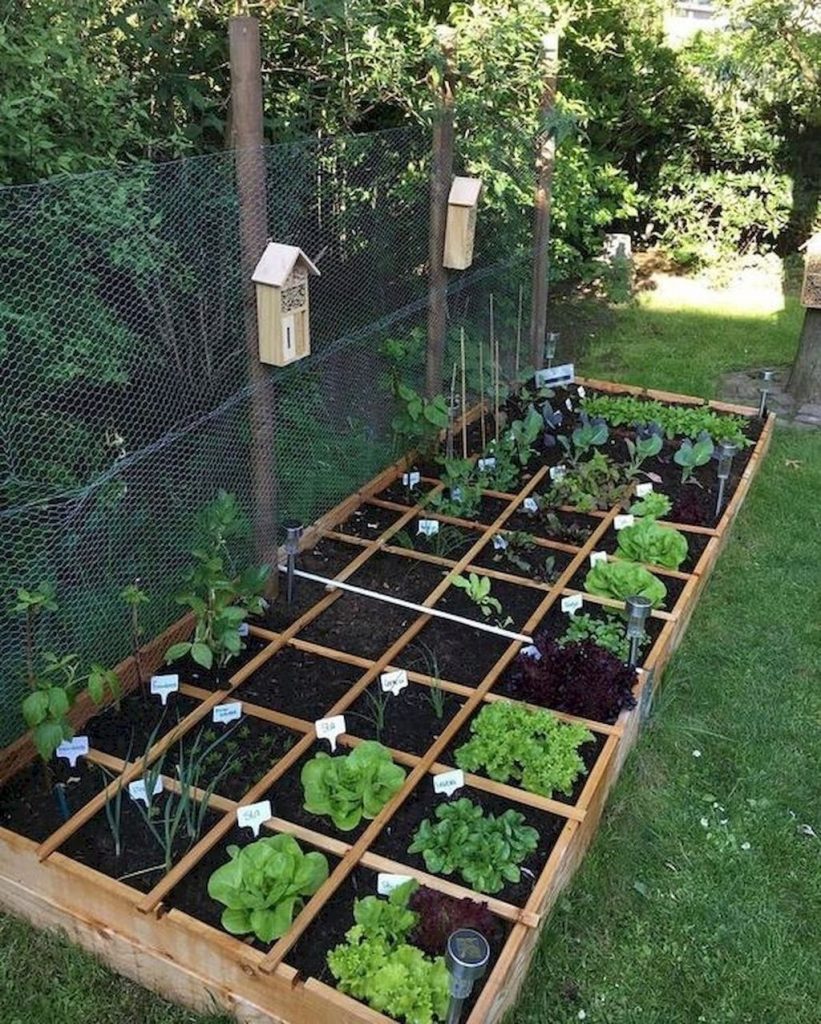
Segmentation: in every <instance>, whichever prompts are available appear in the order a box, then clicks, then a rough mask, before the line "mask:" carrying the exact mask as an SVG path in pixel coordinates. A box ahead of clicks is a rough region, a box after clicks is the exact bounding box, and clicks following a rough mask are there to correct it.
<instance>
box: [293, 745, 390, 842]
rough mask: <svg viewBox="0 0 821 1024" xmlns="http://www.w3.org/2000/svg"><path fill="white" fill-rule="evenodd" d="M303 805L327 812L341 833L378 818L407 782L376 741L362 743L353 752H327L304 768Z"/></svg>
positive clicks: (311, 811)
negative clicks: (363, 820)
mask: <svg viewBox="0 0 821 1024" xmlns="http://www.w3.org/2000/svg"><path fill="white" fill-rule="evenodd" d="M300 781H301V782H302V789H303V793H304V797H305V800H304V807H305V810H306V811H308V812H309V813H310V814H322V815H328V816H329V817H330V818H331V820H332V821H333V823H334V825H335V826H336V827H337V828H338V829H339V830H340V831H342V832H349V831H350V830H351V829H354V828H356V826H357V825H358V824H359V823H360V821H361V820H362V819H363V818H368V819H370V818H375V817H376V815H377V814H379V812H380V811H381V810H382V808H383V807H384V806H385V804H386V803H387V802H388V801H389V800H390V799H391V797H392V796H393V795H394V794H395V793H397V792H398V791H399V789H401V787H402V783H403V782H404V781H405V771H404V769H403V768H400V767H399V765H397V764H394V763H393V761H392V760H391V755H390V753H389V752H388V750H387V749H386V748H385V747H383V746H382V744H381V743H377V742H376V741H375V740H367V741H365V742H364V743H360V744H359V746H357V747H356V748H355V749H354V750H353V751H352V752H351V753H350V754H347V755H337V756H336V757H331V756H330V755H329V754H326V753H324V751H322V752H320V753H318V754H317V755H316V757H313V758H311V760H310V761H308V763H307V764H306V765H305V766H304V767H303V769H302V774H301V776H300Z"/></svg>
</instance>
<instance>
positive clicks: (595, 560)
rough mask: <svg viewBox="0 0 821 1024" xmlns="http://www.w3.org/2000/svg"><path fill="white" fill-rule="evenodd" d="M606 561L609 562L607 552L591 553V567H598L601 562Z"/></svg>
mask: <svg viewBox="0 0 821 1024" xmlns="http://www.w3.org/2000/svg"><path fill="white" fill-rule="evenodd" d="M606 561H607V552H606V551H591V552H590V564H591V565H598V564H599V562H606Z"/></svg>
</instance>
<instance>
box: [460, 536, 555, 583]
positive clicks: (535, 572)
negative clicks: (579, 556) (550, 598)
mask: <svg viewBox="0 0 821 1024" xmlns="http://www.w3.org/2000/svg"><path fill="white" fill-rule="evenodd" d="M516 556H517V557H518V558H522V559H523V560H524V561H525V562H528V563H529V565H530V568H529V569H525V568H523V567H522V566H520V565H516V564H515V563H514V562H512V561H511V559H510V557H509V556H506V555H505V552H504V551H497V550H496V549H495V548H494V547H493V544H492V543H491V544H486V545H485V546H484V548H483V549H482V550H481V551H480V552H479V554H478V555H476V557H475V558H474V559H473V564H474V565H481V566H482V567H483V568H485V569H496V570H498V571H499V572H506V573H510V575H511V576H524V577H525V578H527V579H532V580H536V581H537V582H539V583H550V584H553V583H555V582H556V580H557V579H558V578H559V576H560V575H561V574H562V573H563V572H564V570H565V569H566V568H567V567H568V565H570V563H571V562H572V560H573V555H571V554H569V553H568V552H567V551H557V550H556V549H554V548H546V547H543V546H542V545H540V544H530V545H528V546H527V547H525V548H522V549H518V550H517V551H516ZM550 559H552V563H549V560H550ZM548 563H549V564H548ZM494 585H495V584H494Z"/></svg>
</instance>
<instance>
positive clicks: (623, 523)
mask: <svg viewBox="0 0 821 1024" xmlns="http://www.w3.org/2000/svg"><path fill="white" fill-rule="evenodd" d="M635 521H636V517H635V516H632V515H630V514H629V513H628V514H625V515H623V516H616V518H615V519H614V520H613V526H614V527H615V528H616V529H617V530H626V529H627V527H628V526H632V525H633V524H634V523H635Z"/></svg>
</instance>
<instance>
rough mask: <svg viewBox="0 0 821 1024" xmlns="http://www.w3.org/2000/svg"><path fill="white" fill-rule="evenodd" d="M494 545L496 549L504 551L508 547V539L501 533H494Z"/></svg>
mask: <svg viewBox="0 0 821 1024" xmlns="http://www.w3.org/2000/svg"><path fill="white" fill-rule="evenodd" d="M493 547H494V548H495V549H496V551H504V550H505V548H506V547H507V540H506V538H505V537H503V536H502V535H501V533H496V534H494V536H493Z"/></svg>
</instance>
